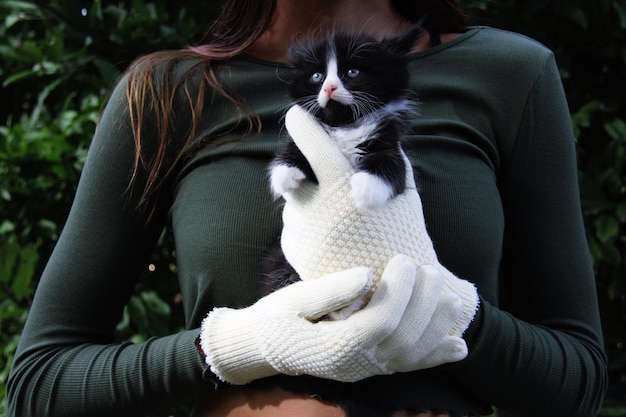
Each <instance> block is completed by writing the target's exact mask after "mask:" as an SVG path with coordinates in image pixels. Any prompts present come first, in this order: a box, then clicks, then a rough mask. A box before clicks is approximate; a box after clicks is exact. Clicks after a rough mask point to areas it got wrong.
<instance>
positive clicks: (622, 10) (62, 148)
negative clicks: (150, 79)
mask: <svg viewBox="0 0 626 417" xmlns="http://www.w3.org/2000/svg"><path fill="white" fill-rule="evenodd" d="M205 3H206V2H198V4H196V2H192V1H181V2H176V3H174V2H167V1H165V0H156V1H149V0H133V1H132V2H131V1H129V2H125V1H116V2H111V1H106V0H95V1H93V2H91V3H90V4H88V5H85V4H84V2H79V1H76V0H68V1H60V0H51V1H46V2H44V1H11V0H4V1H3V2H0V19H2V22H3V24H2V26H0V59H2V61H3V65H2V66H1V67H0V80H1V81H2V85H1V88H2V90H1V94H2V97H3V98H5V100H1V101H0V175H1V176H0V201H2V205H0V363H1V364H2V365H0V401H1V402H3V401H4V387H5V383H6V377H7V374H8V369H9V366H10V363H11V360H12V356H13V353H14V351H15V347H16V344H17V341H18V339H19V335H20V331H21V327H22V325H23V323H24V320H25V317H26V314H27V312H28V307H29V303H30V300H31V298H32V295H33V292H34V288H35V286H36V283H37V282H36V281H37V277H38V276H39V275H40V273H41V270H42V268H43V265H45V262H46V261H47V259H48V256H49V254H50V252H51V250H52V247H53V246H54V243H55V242H56V239H57V236H58V234H59V231H60V230H61V228H62V227H63V223H64V221H65V217H66V216H67V213H68V211H69V206H70V204H71V199H72V197H73V194H74V190H75V187H76V183H77V180H78V176H79V173H80V170H81V167H82V164H83V161H84V157H85V154H86V149H87V147H88V145H89V142H90V140H91V136H92V134H93V130H94V127H95V123H96V120H97V117H98V114H99V111H100V109H101V107H102V105H103V104H104V102H105V100H106V96H107V93H108V91H109V90H110V88H111V87H112V86H113V84H114V83H115V81H116V79H117V78H118V76H119V75H120V73H121V71H123V70H124V68H126V67H127V66H128V64H129V63H130V62H131V61H132V60H134V59H135V58H137V57H138V56H140V55H143V54H145V53H148V52H151V51H154V50H159V49H165V48H176V47H180V46H184V45H186V44H189V43H193V41H194V40H195V39H197V38H198V36H199V35H200V34H201V33H202V32H203V30H204V29H205V28H206V27H207V26H208V24H209V22H210V20H211V18H212V16H214V15H215V13H216V11H217V9H218V7H219V2H211V3H212V4H213V5H212V6H207V5H206V4H205ZM462 3H463V4H464V5H465V6H466V8H467V10H469V11H470V12H471V14H472V15H473V17H474V18H475V20H476V21H477V22H479V23H481V24H483V23H484V24H488V25H491V26H498V27H502V28H505V29H510V30H513V31H517V32H520V33H524V34H527V35H529V36H530V37H532V38H535V39H537V40H539V41H540V42H543V43H544V44H546V45H547V46H548V47H550V48H551V49H552V50H554V51H555V53H556V56H557V60H558V63H559V67H560V69H561V74H562V78H563V82H564V85H565V89H566V93H567V96H568V100H569V103H570V106H571V110H572V123H573V126H574V128H575V132H576V137H577V141H578V146H579V155H580V159H579V164H580V182H581V193H582V205H583V210H584V215H585V222H586V226H587V230H588V238H589V242H590V246H591V250H592V255H593V258H594V265H595V270H596V274H597V283H598V294H599V298H600V304H601V310H602V311H601V312H602V316H603V325H604V336H605V340H606V350H607V353H608V355H609V366H610V377H611V381H610V382H611V386H610V393H609V397H608V398H607V401H606V404H605V407H604V408H603V411H602V415H603V416H618V415H626V402H624V399H623V393H624V392H626V349H625V348H624V344H625V343H626V339H625V338H626V335H625V334H624V330H623V329H625V328H626V226H625V225H626V175H625V174H626V173H625V166H626V146H625V145H626V119H625V116H624V115H625V114H626V111H625V109H626V105H625V103H624V87H623V82H624V76H625V75H626V5H625V4H624V2H623V1H619V0H598V1H595V2H589V1H584V0H571V1H569V2H564V1H562V0H526V1H521V0H507V1H495V0H474V1H469V0H466V1H463V2H462ZM216 4H217V5H216ZM6 98H12V100H7V99H6ZM171 259H172V256H171V245H170V242H169V239H168V236H167V235H164V236H163V239H162V241H161V243H160V245H159V247H158V248H157V250H156V251H155V253H154V255H153V259H152V261H151V263H150V265H147V266H146V273H145V276H144V277H143V278H142V280H141V281H140V285H139V286H138V288H137V290H136V292H135V294H134V296H133V298H132V300H131V302H130V303H129V306H128V307H127V309H126V312H125V314H124V319H123V321H122V322H121V323H120V325H119V326H118V330H119V332H118V333H119V336H120V338H121V339H131V340H135V341H138V340H143V339H145V338H146V337H147V335H155V334H156V335H160V334H166V333H169V332H173V331H176V330H177V329H179V328H180V327H181V326H182V315H181V312H180V309H181V307H180V304H179V302H178V297H177V288H176V287H175V283H176V280H175V279H171V278H172V275H173V274H175V265H174V264H173V263H172V261H171ZM620 393H622V394H621V395H622V396H621V397H620ZM2 410H3V407H2V408H0V417H1V416H3V415H4V414H3V411H2Z"/></svg>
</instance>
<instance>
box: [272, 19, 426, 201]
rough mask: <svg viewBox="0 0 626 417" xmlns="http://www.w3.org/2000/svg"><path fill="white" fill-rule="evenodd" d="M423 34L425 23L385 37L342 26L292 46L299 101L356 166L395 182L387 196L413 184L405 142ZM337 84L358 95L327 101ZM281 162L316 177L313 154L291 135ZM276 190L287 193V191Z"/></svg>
mask: <svg viewBox="0 0 626 417" xmlns="http://www.w3.org/2000/svg"><path fill="white" fill-rule="evenodd" d="M419 34H420V27H419V25H417V26H415V27H414V28H412V29H411V30H409V31H408V32H407V33H406V34H404V35H402V36H399V37H396V38H390V39H386V40H383V41H380V42H379V41H376V40H374V39H372V38H370V37H367V36H365V35H359V34H345V33H334V34H332V35H330V36H329V37H328V38H326V39H325V40H323V41H322V42H320V43H317V44H308V45H307V44H296V45H294V46H292V47H291V48H290V50H289V57H290V62H291V63H292V64H293V65H294V72H293V79H292V81H291V82H290V84H289V87H288V91H289V95H290V97H291V98H292V100H293V102H294V103H296V104H299V105H300V106H302V107H303V108H305V109H307V110H308V111H309V112H310V113H311V114H313V115H314V116H315V117H316V118H317V119H318V120H319V121H320V122H321V123H322V125H323V126H324V127H325V128H326V130H327V132H329V133H330V134H331V136H333V137H334V138H335V139H336V140H337V142H338V143H340V144H343V146H344V147H346V148H349V149H348V150H347V153H348V154H350V155H351V156H352V157H351V158H350V159H351V162H353V165H354V167H355V171H365V172H368V173H370V174H372V175H374V176H376V177H378V178H380V179H381V180H383V181H384V183H385V184H386V185H387V186H388V187H389V188H390V190H389V195H388V197H387V199H389V198H393V197H394V196H396V195H398V194H400V193H402V192H403V191H404V188H405V185H406V178H405V175H406V171H405V162H404V159H403V157H402V153H401V150H400V142H401V140H402V138H403V137H404V136H405V134H406V133H407V132H408V129H409V118H410V116H411V114H412V113H413V109H412V107H413V106H412V105H413V103H412V101H411V100H410V97H409V94H410V92H409V89H408V82H409V73H408V69H407V55H408V53H409V51H410V49H411V47H412V45H413V44H414V43H415V41H416V40H417V38H418V37H419ZM334 62H336V71H333V69H334V66H335V64H334ZM335 75H336V76H335ZM331 77H333V79H334V80H335V81H336V82H333V81H331ZM327 83H330V84H328V85H327ZM332 84H338V87H339V89H338V90H337V91H338V92H341V90H342V89H344V88H345V90H347V91H348V92H349V94H350V97H349V98H342V97H339V98H338V99H334V98H330V99H328V98H327V97H324V98H323V99H322V101H321V99H320V97H321V96H322V95H323V92H322V91H326V88H328V87H329V86H330V85H332ZM326 100H327V101H326ZM364 127H371V131H368V133H367V135H366V137H364V138H361V139H360V140H358V141H354V139H352V140H353V143H350V140H351V132H354V131H356V130H358V129H359V128H361V130H363V128H364ZM280 165H284V166H291V167H296V168H298V169H299V170H300V171H302V173H304V175H305V177H306V179H308V180H312V181H315V174H314V173H313V170H312V169H311V166H310V165H309V163H308V161H307V160H306V158H305V157H304V156H303V155H302V152H300V150H299V149H298V147H297V146H296V145H295V143H294V142H293V141H292V140H290V139H289V138H288V140H287V141H286V145H285V146H284V147H283V148H282V149H281V151H280V152H279V154H278V155H277V156H276V158H275V159H274V161H273V162H272V167H273V169H274V168H275V167H277V166H280ZM274 191H275V192H276V193H277V194H280V191H281V190H276V189H275V190H274Z"/></svg>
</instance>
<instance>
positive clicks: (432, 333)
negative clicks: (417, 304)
mask: <svg viewBox="0 0 626 417" xmlns="http://www.w3.org/2000/svg"><path fill="white" fill-rule="evenodd" d="M462 311H463V301H462V300H461V298H460V297H458V296H457V295H455V294H451V293H445V292H444V293H443V294H442V296H441V298H440V299H439V302H438V303H437V308H436V310H435V313H434V314H433V316H432V317H431V320H430V322H429V323H428V326H427V327H426V328H425V329H424V332H423V334H422V337H420V338H419V340H418V341H417V342H416V343H415V344H414V345H413V347H412V348H411V347H407V349H406V350H405V351H404V354H402V355H400V356H398V357H397V358H396V360H397V363H405V364H407V365H410V364H417V363H421V364H424V363H426V360H425V357H426V356H428V355H431V353H432V352H435V351H439V350H440V349H442V350H441V352H440V356H439V357H438V358H439V359H437V360H438V361H439V362H438V364H439V363H445V362H454V361H455V360H458V359H456V358H457V356H458V355H459V352H458V351H457V350H453V355H451V357H450V358H447V357H446V356H445V355H447V354H448V352H447V351H445V350H443V348H444V347H445V346H442V343H443V342H444V340H447V338H448V337H449V336H450V334H449V333H450V331H451V329H452V327H453V326H454V323H456V321H457V320H458V319H459V317H460V316H461V314H462ZM461 340H462V339H461ZM455 346H456V345H455ZM448 348H451V346H448ZM441 360H444V361H445V362H441Z"/></svg>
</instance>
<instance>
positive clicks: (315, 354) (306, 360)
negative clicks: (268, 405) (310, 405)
mask: <svg viewBox="0 0 626 417" xmlns="http://www.w3.org/2000/svg"><path fill="white" fill-rule="evenodd" d="M389 272H390V273H388V274H386V275H385V276H384V277H383V278H382V280H381V283H380V285H379V290H378V291H377V292H376V294H375V295H374V297H373V298H372V300H371V303H370V305H369V306H368V308H367V309H364V310H361V311H359V312H357V313H356V314H354V315H352V316H351V317H350V318H349V319H347V320H341V321H327V320H319V319H320V318H321V317H322V316H324V315H325V314H327V313H328V312H330V311H333V310H336V309H338V308H342V307H344V306H345V305H347V304H349V303H351V302H352V301H354V299H355V298H357V297H359V296H362V295H363V294H365V293H367V292H368V291H369V290H370V288H371V285H372V273H371V271H370V270H368V269H367V268H363V267H361V268H353V269H350V270H347V271H342V272H337V273H334V274H330V275H326V276H324V277H321V278H320V279H317V280H311V281H300V282H296V283H294V284H292V285H290V286H287V287H284V288H282V289H280V290H278V291H276V292H274V293H271V294H269V295H268V296H266V297H264V298H261V299H260V300H259V301H257V302H256V303H255V304H253V305H252V306H250V307H247V308H244V309H239V310H237V309H232V308H216V309H214V310H213V311H212V312H211V313H209V315H208V316H207V317H206V318H205V320H204V321H203V323H202V332H201V335H200V344H201V347H202V350H203V352H204V354H205V355H206V362H207V364H208V365H210V367H211V371H212V372H213V373H214V374H215V375H217V376H218V377H219V378H220V379H222V380H224V381H227V382H230V383H232V384H245V383H247V382H250V381H252V380H255V379H258V378H262V377H266V376H271V375H275V374H277V373H279V372H280V373H284V374H288V375H300V374H308V375H314V376H319V377H326V378H332V379H336V380H340V381H356V380H359V379H363V378H365V377H368V376H371V375H376V374H383V373H391V372H393V369H392V368H389V366H388V365H387V364H386V363H385V361H387V362H388V361H389V360H391V359H394V358H396V357H397V354H387V355H384V352H389V351H391V350H393V349H397V347H396V346H395V345H394V344H393V343H388V342H384V341H385V340H386V339H387V338H388V336H389V335H390V334H391V333H392V332H393V331H394V330H396V329H397V328H398V324H399V322H400V319H401V318H402V314H403V313H404V311H405V308H406V305H407V303H408V301H409V299H410V297H411V294H412V292H411V288H412V287H413V284H414V282H415V280H414V276H415V265H414V264H413V263H412V261H411V260H410V259H409V258H405V259H404V260H403V259H399V260H398V262H395V263H394V264H393V265H390V270H389ZM435 281H436V280H434V281H432V282H429V281H428V280H423V285H427V286H432V285H436V284H435ZM424 294H425V293H424ZM422 301H424V302H426V303H427V304H428V303H429V301H428V300H422ZM431 304H432V303H431ZM380 317H385V320H380ZM382 343H386V344H387V345H389V346H387V347H386V348H384V349H379V348H378V347H379V345H381V344H382ZM379 352H383V357H381V358H379V357H377V355H379Z"/></svg>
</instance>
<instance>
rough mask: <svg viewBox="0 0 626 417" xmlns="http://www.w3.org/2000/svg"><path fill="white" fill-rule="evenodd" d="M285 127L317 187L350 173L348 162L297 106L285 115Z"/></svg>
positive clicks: (331, 140) (317, 124) (318, 124)
mask: <svg viewBox="0 0 626 417" xmlns="http://www.w3.org/2000/svg"><path fill="white" fill-rule="evenodd" d="M285 127H286V128H287V131H288V132H289V135H290V136H291V137H292V139H293V141H294V142H295V143H296V145H297V146H298V148H299V149H300V151H301V152H302V153H303V154H304V156H305V157H306V159H307V160H308V161H309V164H310V165H311V168H313V172H314V173H315V176H316V177H317V180H318V182H319V184H320V186H324V185H325V184H326V183H328V182H334V181H337V178H341V177H347V176H349V175H350V174H351V173H352V166H351V164H350V161H348V159H347V158H346V156H345V155H344V154H343V152H342V151H341V149H339V147H338V146H337V143H336V142H335V141H334V140H333V139H332V138H331V137H330V136H329V135H328V133H327V132H326V130H324V128H323V127H322V125H320V123H319V122H318V121H317V120H315V118H314V117H313V116H312V115H311V114H310V113H308V112H307V111H306V110H304V109H303V108H302V107H300V106H297V105H295V106H293V107H291V108H290V109H289V110H288V111H287V114H286V115H285Z"/></svg>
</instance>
